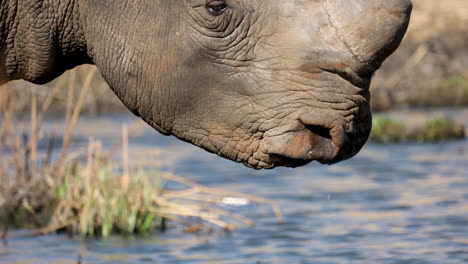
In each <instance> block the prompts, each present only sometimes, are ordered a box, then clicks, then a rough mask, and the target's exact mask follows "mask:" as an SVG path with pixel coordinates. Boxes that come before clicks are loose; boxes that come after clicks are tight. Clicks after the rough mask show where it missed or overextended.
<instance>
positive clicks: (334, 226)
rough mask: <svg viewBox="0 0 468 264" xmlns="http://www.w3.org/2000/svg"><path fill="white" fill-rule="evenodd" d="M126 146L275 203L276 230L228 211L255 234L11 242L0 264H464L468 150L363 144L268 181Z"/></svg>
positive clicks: (177, 146)
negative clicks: (339, 158)
mask: <svg viewBox="0 0 468 264" xmlns="http://www.w3.org/2000/svg"><path fill="white" fill-rule="evenodd" d="M131 120H134V119H131ZM129 121H130V119H129V118H106V119H98V118H92V119H88V120H84V121H82V122H81V123H80V126H79V130H78V131H77V137H76V138H77V144H81V145H83V146H85V145H86V144H85V143H86V141H87V137H88V136H87V135H88V134H89V133H90V132H91V133H92V134H93V135H94V136H95V137H96V138H99V139H103V140H104V141H105V142H107V144H111V143H112V142H113V141H118V140H119V131H120V126H121V124H122V123H127V122H129ZM48 125H51V124H48ZM130 144H131V145H130V147H131V150H132V152H133V154H132V157H138V156H139V157H146V156H147V153H151V152H153V154H154V152H155V153H156V154H155V155H156V157H157V158H155V159H156V161H159V162H161V163H162V164H166V165H168V166H169V167H172V168H174V170H175V172H176V173H177V174H179V175H182V176H185V177H187V178H190V179H193V180H195V181H198V182H199V183H202V184H205V185H208V186H211V187H220V188H223V189H227V190H232V191H240V192H244V193H250V194H255V195H258V196H263V197H265V198H269V199H273V200H275V201H276V202H278V203H279V204H280V206H281V209H282V212H283V214H284V217H285V223H284V224H280V223H279V222H278V221H277V219H276V217H275V215H274V213H273V212H272V210H271V208H270V207H268V206H266V205H257V204H251V205H248V206H240V207H228V208H227V209H229V210H230V211H232V212H236V213H241V214H242V215H244V216H247V217H249V218H251V219H254V220H255V221H256V223H257V225H256V226H254V227H246V226H240V227H239V228H238V229H237V230H235V231H233V232H229V233H227V232H223V231H220V230H218V229H214V230H212V231H204V232H201V233H198V234H187V233H184V232H183V231H182V230H181V228H180V227H174V226H172V227H171V228H169V229H168V230H167V231H166V232H165V233H158V232H157V233H155V234H154V235H152V236H149V237H130V238H122V237H118V236H116V237H112V238H110V239H108V240H101V239H78V238H75V239H69V238H67V237H66V236H64V235H48V236H43V237H37V238H15V239H10V240H8V244H6V245H5V244H4V245H0V263H77V262H80V261H81V263H96V264H97V263H99V264H104V263H239V264H240V263H252V264H256V263H314V264H315V263H318V264H332V263H333V264H335V263H337V264H338V263H340V264H341V263H369V264H370V263H372V264H374V263H388V264H393V263H395V264H396V263H398V264H423V263H434V264H440V263H444V264H452V263H453V264H455V263H468V140H464V141H452V142H447V143H443V144H407V145H385V146H383V145H373V144H367V145H366V146H365V148H364V149H363V150H362V151H361V152H360V153H359V154H358V155H357V156H356V157H354V158H353V159H351V160H348V161H346V162H342V163H340V164H337V165H333V166H323V165H319V164H309V165H308V166H305V167H301V168H297V169H286V168H281V169H275V170H272V171H253V170H250V169H247V168H244V167H243V166H242V165H239V164H235V163H232V162H229V161H226V160H223V159H221V158H218V157H216V156H214V155H212V154H208V153H205V152H204V151H202V150H199V149H198V148H195V147H193V146H191V145H189V144H186V143H183V142H180V141H178V140H176V139H174V138H172V137H164V136H161V135H158V134H157V133H156V132H153V131H152V130H151V129H150V128H148V127H145V128H144V129H142V130H140V131H139V132H138V133H137V134H135V135H134V136H133V137H132V139H131V141H130ZM157 148H160V149H161V153H163V154H161V155H159V156H158V155H157V151H154V150H155V149H157ZM153 157H154V156H153ZM20 233H21V231H17V232H16V234H20Z"/></svg>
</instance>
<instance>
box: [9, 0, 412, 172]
mask: <svg viewBox="0 0 468 264" xmlns="http://www.w3.org/2000/svg"><path fill="white" fill-rule="evenodd" d="M18 3H19V4H18ZM18 5H20V6H18ZM0 6H1V8H0V15H1V17H0V83H5V82H7V81H9V80H13V79H25V80H28V81H31V82H35V83H43V82H47V81H50V80H52V79H53V78H55V77H57V76H59V75H60V74H61V73H62V72H63V71H64V70H67V69H69V68H73V67H74V66H76V65H79V64H83V63H92V64H95V65H96V66H97V67H98V69H99V70H100V72H101V73H102V75H103V77H104V78H105V79H106V81H107V82H108V83H109V85H110V87H111V88H112V89H113V90H114V92H115V93H116V94H117V96H119V98H120V99H121V100H122V101H123V102H124V104H125V105H126V106H127V107H128V108H129V109H130V110H131V111H132V112H133V113H135V114H136V115H139V116H140V117H141V118H142V119H143V120H145V121H146V122H147V123H148V124H150V125H151V126H152V127H154V128H155V129H156V130H158V131H160V132H161V133H164V134H167V135H174V136H176V137H178V138H180V139H182V140H184V141H188V142H190V143H192V144H194V145H197V146H199V147H201V148H203V149H205V150H207V151H210V152H212V153H215V154H217V155H219V156H222V157H225V158H228V159H230V160H233V161H236V162H240V163H243V164H244V165H246V166H248V167H251V168H255V169H263V168H274V167H277V166H289V167H297V166H301V165H304V164H307V163H309V162H310V161H313V160H316V161H319V162H321V163H325V164H332V163H336V162H339V161H341V160H344V159H347V158H350V157H352V156H353V155H355V154H356V153H357V152H358V151H359V150H360V149H361V147H362V146H363V144H364V143H365V141H366V140H367V137H368V135H369V131H370V127H371V114H370V110H369V100H370V95H369V91H368V89H369V85H370V80H371V77H372V74H373V73H374V72H375V71H376V70H377V69H378V68H379V67H380V65H381V63H382V62H383V61H384V60H385V59H386V58H387V57H388V56H389V55H390V54H391V53H392V52H393V51H394V50H395V49H396V48H397V47H398V45H399V43H400V41H401V39H402V37H403V36H404V34H405V32H406V28H407V26H408V23H409V18H410V13H411V1H410V0H393V1H386V0H321V1H317V0H295V1H292V0H291V1H284V0H271V1H260V0H226V1H221V0H217V1H213V0H173V1H154V0H122V1H114V0H99V1H98V0H60V1H59V0H48V1H47V0H44V1H39V0H35V1H34V0H31V1H27V3H24V2H17V1H14V0H0Z"/></svg>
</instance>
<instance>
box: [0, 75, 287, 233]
mask: <svg viewBox="0 0 468 264" xmlns="http://www.w3.org/2000/svg"><path fill="white" fill-rule="evenodd" d="M91 79H92V78H88V79H87V80H88V81H87V82H85V86H84V88H83V89H82V90H81V92H80V94H79V96H78V98H77V99H76V100H74V99H73V100H72V99H69V100H67V102H68V103H67V104H68V105H67V107H66V109H67V111H66V113H65V120H64V121H61V122H64V123H65V124H66V126H65V129H64V131H63V133H62V134H60V138H62V139H63V140H62V143H61V144H62V145H61V147H60V148H59V151H56V150H54V149H56V146H55V145H56V143H57V142H56V141H57V140H56V138H57V131H56V130H53V131H44V130H43V129H42V128H41V123H42V120H43V118H44V114H45V112H47V109H48V107H49V106H50V104H51V102H52V101H53V100H54V97H55V95H56V93H54V92H53V93H51V94H49V95H48V97H47V98H45V100H44V101H43V102H42V103H38V100H37V97H36V96H35V95H33V96H32V102H31V111H30V120H29V121H28V122H20V121H18V120H16V119H15V116H16V115H15V112H14V107H15V105H14V100H11V98H9V91H8V90H7V89H6V87H4V86H3V87H0V94H1V95H2V96H0V227H2V229H3V232H1V233H0V235H1V237H3V238H6V237H7V236H8V229H11V228H28V229H33V230H34V231H33V232H32V233H31V235H42V234H46V233H50V232H57V231H65V232H68V233H69V234H70V235H73V234H80V235H83V236H96V235H100V236H103V237H108V236H110V235H111V234H113V233H122V234H134V233H137V234H146V233H149V232H151V231H153V230H155V228H159V229H165V227H166V222H167V220H170V221H171V223H179V224H181V225H184V226H185V228H186V229H185V230H186V231H187V232H196V231H199V230H200V229H203V228H205V227H208V226H211V225H215V226H219V227H221V228H223V229H226V230H232V229H234V228H235V226H236V223H237V224H239V223H242V224H247V225H253V224H254V222H253V221H252V220H250V219H248V218H245V217H243V216H241V215H237V214H232V213H230V212H228V211H225V210H221V209H219V208H218V207H217V205H218V204H219V203H222V201H223V199H225V198H226V197H228V198H229V197H231V198H232V197H234V198H242V199H244V200H247V201H251V202H257V203H266V204H269V205H271V206H272V207H273V209H274V211H275V213H276V214H277V216H278V217H279V218H280V217H281V214H280V212H279V209H278V207H277V206H276V205H275V204H274V203H273V202H272V201H270V200H266V199H263V198H260V197H256V196H252V195H246V194H241V193H234V192H229V191H223V190H219V189H211V188H207V187H205V186H202V185H199V184H197V183H195V182H192V181H190V180H188V179H185V178H182V177H179V176H176V175H174V174H172V173H168V172H164V171H162V170H161V168H159V167H158V166H155V165H153V164H143V165H141V166H142V167H138V168H133V167H131V166H130V165H129V164H131V162H130V160H129V146H128V134H129V132H128V129H127V128H126V126H124V127H123V128H122V141H121V142H119V143H118V144H117V145H115V146H114V147H113V148H112V149H111V150H107V151H105V150H104V149H102V143H101V142H100V141H96V140H94V139H92V138H90V139H89V144H88V148H87V150H85V151H84V152H76V151H75V152H73V153H71V151H70V149H71V145H72V138H73V132H74V130H75V126H76V124H77V121H78V118H79V116H80V112H81V107H82V105H83V103H84V101H85V99H86V93H87V90H89V86H91ZM73 102H74V103H73ZM39 142H41V143H44V142H45V143H46V145H47V146H48V147H47V151H46V153H42V152H40V151H39V148H38V145H39ZM120 149H121V150H122V151H121V153H122V157H121V158H122V164H116V163H114V162H113V160H114V159H115V157H114V156H115V153H116V152H118V151H119V150H120ZM143 166H144V167H143ZM168 182H170V183H171V185H172V186H174V185H176V186H177V189H173V190H171V189H167V188H165V183H168Z"/></svg>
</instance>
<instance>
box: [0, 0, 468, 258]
mask: <svg viewBox="0 0 468 264" xmlns="http://www.w3.org/2000/svg"><path fill="white" fill-rule="evenodd" d="M413 3H414V11H413V15H412V19H411V23H410V27H409V30H408V33H407V35H406V37H405V39H404V41H403V43H402V45H401V46H400V48H399V49H398V50H397V51H396V52H395V54H393V55H392V56H391V57H390V58H389V59H387V60H386V62H385V63H384V64H383V66H382V68H381V69H380V70H379V71H378V72H377V73H376V75H375V77H374V79H373V82H372V85H371V94H372V101H371V103H372V109H373V116H374V123H373V130H372V134H371V138H370V142H369V143H367V145H366V146H365V147H364V149H363V150H362V151H361V152H360V153H359V154H358V155H357V156H356V157H354V158H353V159H351V160H349V161H345V162H343V163H340V164H337V165H333V166H321V165H318V164H310V165H308V166H305V167H301V168H297V169H293V170H292V169H286V168H280V169H275V170H273V171H252V170H249V169H246V168H244V167H243V166H242V165H239V164H234V163H232V162H229V161H225V160H223V159H220V158H216V157H215V156H214V155H211V154H208V153H205V152H204V151H202V150H200V149H198V148H196V147H194V146H191V145H188V144H186V143H183V142H180V141H178V140H176V139H174V138H173V137H164V136H161V135H160V134H158V133H157V132H155V131H154V130H153V129H151V128H150V127H149V126H147V125H146V124H144V123H143V122H142V121H140V120H139V119H138V118H136V117H134V116H132V115H131V114H130V113H129V111H128V110H127V109H126V108H125V107H124V106H123V105H122V103H121V102H120V101H119V99H118V98H117V97H116V96H115V95H114V94H113V92H112V91H111V89H110V88H109V87H108V85H107V84H106V83H105V82H104V81H103V80H102V78H101V76H100V74H99V73H98V72H97V70H96V68H95V67H94V66H90V65H84V66H80V67H77V68H76V69H74V70H71V71H68V72H66V73H65V74H64V75H63V76H61V77H60V78H58V79H57V80H54V81H53V82H51V83H49V84H46V85H43V86H37V85H33V84H30V83H26V82H23V81H14V82H10V83H8V84H7V86H8V87H1V88H0V227H2V230H3V231H2V237H3V238H4V244H3V245H0V262H1V263H143V262H158V263H408V264H409V263H411V264H419V263H421V264H422V263H434V264H435V263H437V264H439V263H468V140H467V139H466V135H467V128H468V2H467V1H466V0H446V1H436V0H413ZM176 175H177V176H176ZM115 179H117V180H115ZM193 181H195V182H197V183H195V182H193ZM155 183H156V184H155ZM143 186H147V187H148V186H149V187H148V188H149V189H148V188H146V187H145V188H143ZM129 193H131V194H132V195H128V194H129ZM278 208H281V210H280V209H278ZM254 222H255V223H256V225H255V226H253V224H254ZM234 228H236V230H234V231H231V232H226V231H223V230H232V229H234ZM155 230H157V231H155ZM187 233H195V234H187ZM122 234H124V236H122ZM68 236H72V237H74V239H69V238H68ZM102 237H104V238H105V239H102ZM51 248H53V249H54V250H51Z"/></svg>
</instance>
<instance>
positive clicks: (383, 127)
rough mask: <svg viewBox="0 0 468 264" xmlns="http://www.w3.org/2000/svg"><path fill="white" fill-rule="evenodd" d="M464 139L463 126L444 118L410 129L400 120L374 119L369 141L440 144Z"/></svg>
mask: <svg viewBox="0 0 468 264" xmlns="http://www.w3.org/2000/svg"><path fill="white" fill-rule="evenodd" d="M464 137H465V128H464V126H463V125H462V124H459V123H457V122H454V121H452V120H450V119H446V118H436V119H432V120H429V121H427V122H426V123H425V124H424V125H423V126H414V127H411V126H409V125H408V124H407V123H405V122H403V121H400V120H393V119H389V118H383V117H375V118H374V120H373V123H372V132H371V135H370V140H371V141H373V142H377V143H405V142H440V141H446V140H450V139H460V138H464Z"/></svg>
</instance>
